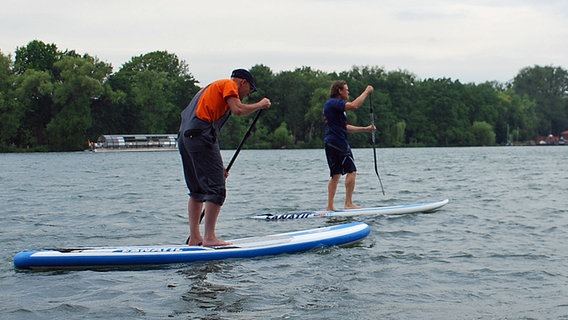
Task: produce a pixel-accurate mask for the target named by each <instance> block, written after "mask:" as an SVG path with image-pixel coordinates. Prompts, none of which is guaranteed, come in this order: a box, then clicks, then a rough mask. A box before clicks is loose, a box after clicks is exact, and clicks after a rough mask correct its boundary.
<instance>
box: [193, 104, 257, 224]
mask: <svg viewBox="0 0 568 320" xmlns="http://www.w3.org/2000/svg"><path fill="white" fill-rule="evenodd" d="M262 110H264V109H260V110H258V112H257V113H256V116H255V117H254V120H252V123H251V125H250V127H249V128H248V130H247V132H246V133H245V136H244V137H243V139H242V140H241V143H240V144H239V146H238V147H237V150H236V151H235V154H234V155H233V157H232V158H231V161H229V165H228V166H227V168H226V169H225V170H226V171H227V172H229V170H231V167H232V166H233V164H234V163H235V160H236V159H237V156H238V155H239V153H240V152H241V149H242V148H243V145H244V144H245V141H246V140H247V139H248V137H249V136H250V134H251V132H252V130H253V129H254V126H255V124H256V122H257V121H258V118H260V114H261V113H262ZM204 216H205V209H203V211H201V217H200V218H199V223H201V221H203V217H204Z"/></svg>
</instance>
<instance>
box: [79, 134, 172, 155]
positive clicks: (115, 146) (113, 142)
mask: <svg viewBox="0 0 568 320" xmlns="http://www.w3.org/2000/svg"><path fill="white" fill-rule="evenodd" d="M89 145H90V146H89V151H92V152H125V151H139V152H141V151H177V150H178V148H177V134H106V135H101V136H100V137H99V138H98V139H97V142H95V143H91V142H90V143H89Z"/></svg>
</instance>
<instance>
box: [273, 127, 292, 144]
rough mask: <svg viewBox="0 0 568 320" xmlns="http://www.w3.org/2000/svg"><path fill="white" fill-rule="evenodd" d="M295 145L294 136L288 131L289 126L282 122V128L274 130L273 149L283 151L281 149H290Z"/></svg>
mask: <svg viewBox="0 0 568 320" xmlns="http://www.w3.org/2000/svg"><path fill="white" fill-rule="evenodd" d="M293 143H294V136H292V134H291V133H290V131H289V130H288V126H287V125H286V122H284V121H282V123H280V126H279V127H278V128H277V129H276V130H274V134H273V139H272V147H273V148H277V149H281V148H289V147H290V146H292V144H293Z"/></svg>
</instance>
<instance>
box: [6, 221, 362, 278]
mask: <svg viewBox="0 0 568 320" xmlns="http://www.w3.org/2000/svg"><path fill="white" fill-rule="evenodd" d="M369 233H370V227H369V226H368V225H367V224H365V223H363V222H351V223H344V224H338V225H333V226H328V227H322V228H315V229H309V230H303V231H294V232H287V233H280V234H275V235H268V236H257V237H249V238H241V239H235V240H229V242H231V245H230V246H223V247H202V246H188V245H166V246H126V247H84V248H82V247H71V248H58V249H43V250H32V251H21V252H19V253H17V254H16V255H15V256H14V266H15V267H16V268H17V269H30V270H58V269H101V268H104V269H115V268H125V267H126V268H128V267H136V268H140V267H144V266H148V267H149V266H160V265H167V264H179V263H189V262H195V261H211V260H222V259H231V258H254V257H259V256H268V255H278V254H285V253H288V254H290V253H298V252H304V251H308V250H311V249H315V248H321V247H330V246H342V245H347V244H351V243H354V242H357V241H360V240H362V239H363V238H365V237H366V236H367V235H369Z"/></svg>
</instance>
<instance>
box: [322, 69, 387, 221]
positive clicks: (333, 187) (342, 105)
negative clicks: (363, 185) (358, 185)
mask: <svg viewBox="0 0 568 320" xmlns="http://www.w3.org/2000/svg"><path fill="white" fill-rule="evenodd" d="M373 90H374V89H373V87H372V86H370V85H369V86H367V88H365V91H363V93H361V95H359V96H358V97H357V98H356V99H355V100H353V101H351V102H349V101H347V100H348V99H349V87H348V86H347V82H345V81H344V80H337V81H335V82H333V84H332V85H331V89H330V93H329V97H330V99H329V100H327V102H326V103H325V104H324V106H323V117H324V122H325V136H324V141H323V142H324V145H325V155H326V158H327V164H328V166H329V175H330V177H331V178H330V179H329V182H328V185H327V209H326V210H329V211H335V210H336V209H335V206H334V199H335V193H336V191H337V185H338V184H339V179H340V178H341V176H342V175H344V174H346V175H347V176H346V177H345V206H344V208H345V209H356V208H359V206H357V205H355V204H354V203H353V191H354V190H355V179H356V177H357V168H356V167H355V161H354V160H353V153H352V152H351V147H350V146H349V141H348V140H347V133H357V132H373V131H375V130H376V128H375V126H373V125H369V126H366V127H359V126H353V125H350V124H348V123H347V114H346V111H354V110H357V109H358V108H359V107H360V106H361V105H363V102H364V101H365V99H366V98H367V97H368V96H369V95H370V94H371V93H372V92H373Z"/></svg>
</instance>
